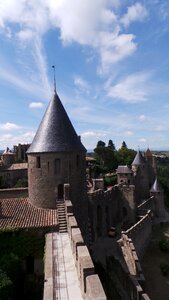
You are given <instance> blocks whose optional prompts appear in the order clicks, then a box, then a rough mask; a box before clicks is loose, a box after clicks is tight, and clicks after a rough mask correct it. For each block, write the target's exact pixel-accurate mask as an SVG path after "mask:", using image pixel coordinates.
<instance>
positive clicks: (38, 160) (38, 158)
mask: <svg viewBox="0 0 169 300" xmlns="http://www.w3.org/2000/svg"><path fill="white" fill-rule="evenodd" d="M36 167H37V168H40V167H41V161H40V156H37V157H36Z"/></svg>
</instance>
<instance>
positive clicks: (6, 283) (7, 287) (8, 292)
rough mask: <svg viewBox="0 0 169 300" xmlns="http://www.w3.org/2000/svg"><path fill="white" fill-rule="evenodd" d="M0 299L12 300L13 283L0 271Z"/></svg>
mask: <svg viewBox="0 0 169 300" xmlns="http://www.w3.org/2000/svg"><path fill="white" fill-rule="evenodd" d="M0 299H1V300H12V299H13V283H12V281H11V280H10V278H9V277H8V275H7V274H6V273H5V272H4V271H2V270H1V269H0Z"/></svg>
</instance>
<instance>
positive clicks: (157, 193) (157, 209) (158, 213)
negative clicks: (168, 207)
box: [150, 178, 165, 218]
mask: <svg viewBox="0 0 169 300" xmlns="http://www.w3.org/2000/svg"><path fill="white" fill-rule="evenodd" d="M150 195H151V196H154V215H155V217H159V218H163V217H164V216H165V207H164V192H163V189H162V187H161V186H160V184H159V182H158V180H157V178H156V179H155V181H154V184H153V186H152V188H151V189H150Z"/></svg>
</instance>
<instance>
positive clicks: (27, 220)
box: [0, 198, 58, 229]
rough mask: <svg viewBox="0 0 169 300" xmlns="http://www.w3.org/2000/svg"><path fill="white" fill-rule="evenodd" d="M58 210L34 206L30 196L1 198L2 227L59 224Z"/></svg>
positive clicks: (0, 221)
mask: <svg viewBox="0 0 169 300" xmlns="http://www.w3.org/2000/svg"><path fill="white" fill-rule="evenodd" d="M57 224H58V220H57V210H56V209H43V208H37V207H35V206H33V205H32V204H31V203H30V202H29V199H28V198H13V199H12V198H11V199H0V229H5V228H39V227H54V226H57Z"/></svg>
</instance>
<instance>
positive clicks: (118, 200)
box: [88, 185, 123, 243]
mask: <svg viewBox="0 0 169 300" xmlns="http://www.w3.org/2000/svg"><path fill="white" fill-rule="evenodd" d="M88 217H89V222H90V230H91V231H90V232H91V234H90V239H91V241H90V242H91V243H92V242H94V241H96V240H97V239H98V238H99V237H105V236H107V235H108V232H109V229H110V227H112V226H115V224H118V223H119V222H121V221H122V218H123V216H122V195H121V191H120V190H119V188H118V186H117V185H116V186H114V187H112V189H111V190H107V191H103V190H97V191H94V192H89V193H88Z"/></svg>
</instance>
